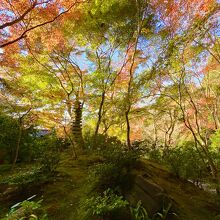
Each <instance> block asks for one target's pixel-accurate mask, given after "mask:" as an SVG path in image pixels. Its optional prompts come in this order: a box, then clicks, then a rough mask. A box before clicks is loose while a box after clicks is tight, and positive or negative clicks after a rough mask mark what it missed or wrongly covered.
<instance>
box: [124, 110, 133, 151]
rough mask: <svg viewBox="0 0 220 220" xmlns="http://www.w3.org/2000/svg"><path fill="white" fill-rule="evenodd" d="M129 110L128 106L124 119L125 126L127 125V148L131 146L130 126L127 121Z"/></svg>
mask: <svg viewBox="0 0 220 220" xmlns="http://www.w3.org/2000/svg"><path fill="white" fill-rule="evenodd" d="M129 112H130V108H129V110H128V111H126V112H125V119H126V126H127V133H126V135H127V146H128V148H129V149H131V148H132V146H131V139H130V133H131V126H130V121H129Z"/></svg>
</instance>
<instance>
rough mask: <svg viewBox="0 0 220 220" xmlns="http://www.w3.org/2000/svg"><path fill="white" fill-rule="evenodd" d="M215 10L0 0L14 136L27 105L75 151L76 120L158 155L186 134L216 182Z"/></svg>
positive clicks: (79, 132) (193, 5)
mask: <svg viewBox="0 0 220 220" xmlns="http://www.w3.org/2000/svg"><path fill="white" fill-rule="evenodd" d="M219 9H220V8H219V4H218V2H217V1H215V0H211V1H207V0H201V1H198V0H191V1H189V0H177V1H174V0H168V1H161V0H156V1H153V0H152V1H146V0H131V1H126V0H122V1H120V2H119V1H117V0H110V1H107V0H103V1H100V0H96V1H95V0H91V1H65V0H47V1H46V0H32V1H6V0H3V1H1V3H0V13H1V14H0V16H1V18H0V47H2V48H3V49H2V50H1V60H0V62H1V73H0V77H1V78H0V79H1V84H2V85H4V86H6V87H7V92H6V93H4V91H3V89H2V90H1V96H0V98H1V100H2V103H4V104H5V103H7V105H8V106H13V107H14V110H12V109H11V110H10V111H12V112H13V111H14V115H16V114H17V116H16V117H15V116H14V117H15V118H17V119H18V121H19V123H20V124H19V125H20V135H19V136H21V133H22V131H23V130H22V129H23V128H24V125H25V122H26V121H25V119H26V116H27V118H28V116H29V115H32V114H34V115H35V117H36V118H35V121H34V123H35V125H36V126H42V127H46V128H50V129H52V128H55V130H57V131H58V133H59V134H60V135H61V136H65V137H67V138H68V140H69V141H70V143H71V145H72V150H73V155H74V156H75V157H76V156H77V155H76V151H77V149H79V148H81V149H82V148H84V147H85V145H84V140H83V135H84V133H85V130H86V129H88V130H89V131H90V133H92V134H94V137H95V139H94V142H96V141H97V140H98V136H99V134H103V135H105V136H107V135H110V136H113V135H116V136H118V137H120V139H121V140H122V141H123V142H126V144H127V147H128V149H132V148H133V142H134V141H137V140H142V139H146V140H147V141H148V142H149V143H150V144H151V145H152V148H154V149H157V148H158V149H161V151H162V152H163V154H164V155H163V156H164V157H165V156H167V154H169V152H170V151H171V150H172V149H173V148H175V146H179V145H180V143H182V142H184V139H187V140H189V142H190V143H193V147H194V148H195V152H197V154H198V155H199V158H200V159H201V160H202V161H203V162H204V165H205V166H206V165H207V166H208V167H209V168H210V170H211V172H210V174H211V176H212V178H213V179H214V180H215V181H216V182H217V183H218V178H219V167H218V163H217V162H216V158H215V157H214V156H213V155H215V154H214V153H213V152H214V151H215V150H213V148H216V146H217V144H216V143H215V141H216V140H218V131H219V129H220V112H219V108H220V100H219V68H220V40H219V11H220V10H219ZM18 100H19V101H18ZM2 106H3V104H2ZM21 107H23V108H21ZM5 113H6V114H10V115H13V114H11V113H10V112H7V111H5ZM30 117H31V116H30ZM215 134H216V136H215ZM84 136H85V135H84ZM213 137H216V138H213ZM96 139H97V140H96ZM212 140H215V141H214V142H213V144H211V142H212ZM19 145H20V138H18V140H17V153H16V155H15V159H14V164H15V163H16V160H17V158H18V154H19V153H18V152H19V148H20V146H19ZM183 145H184V144H183ZM184 146H185V145H184ZM213 146H215V147H213ZM193 152H194V151H193ZM216 189H217V191H218V192H219V189H218V188H216Z"/></svg>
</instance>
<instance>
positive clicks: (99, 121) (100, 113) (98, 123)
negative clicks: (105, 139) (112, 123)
mask: <svg viewBox="0 0 220 220" xmlns="http://www.w3.org/2000/svg"><path fill="white" fill-rule="evenodd" d="M104 102H105V91H103V92H102V100H101V103H100V105H99V112H98V121H97V123H96V128H95V137H94V138H95V140H94V141H95V142H96V138H97V135H98V133H99V127H100V124H101V121H102V112H103V111H102V110H103V106H104Z"/></svg>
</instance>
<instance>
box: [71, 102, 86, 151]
mask: <svg viewBox="0 0 220 220" xmlns="http://www.w3.org/2000/svg"><path fill="white" fill-rule="evenodd" d="M74 113H75V119H74V121H73V125H72V134H73V140H74V143H75V144H76V147H77V148H81V149H82V148H84V141H83V136H82V104H81V102H80V101H79V100H76V101H75V103H74Z"/></svg>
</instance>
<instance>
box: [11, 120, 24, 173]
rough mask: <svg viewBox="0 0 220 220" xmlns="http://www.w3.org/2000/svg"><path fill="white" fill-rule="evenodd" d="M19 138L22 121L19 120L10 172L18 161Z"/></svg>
mask: <svg viewBox="0 0 220 220" xmlns="http://www.w3.org/2000/svg"><path fill="white" fill-rule="evenodd" d="M21 136H22V120H19V131H18V140H17V144H16V149H15V156H14V159H13V162H12V167H11V169H12V170H13V169H14V167H15V164H16V162H17V160H18V153H19V149H20V143H21Z"/></svg>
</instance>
